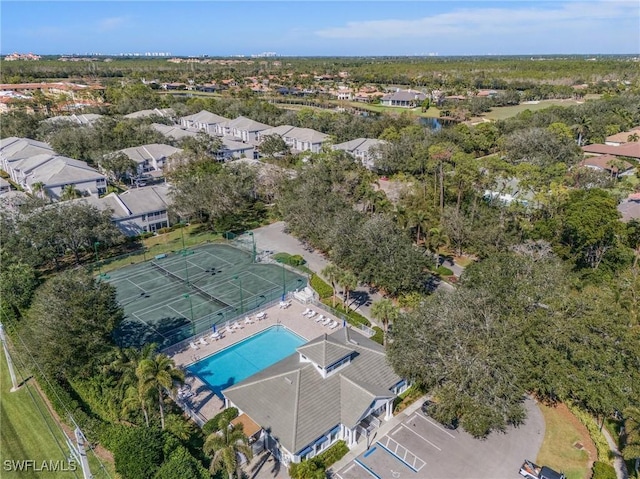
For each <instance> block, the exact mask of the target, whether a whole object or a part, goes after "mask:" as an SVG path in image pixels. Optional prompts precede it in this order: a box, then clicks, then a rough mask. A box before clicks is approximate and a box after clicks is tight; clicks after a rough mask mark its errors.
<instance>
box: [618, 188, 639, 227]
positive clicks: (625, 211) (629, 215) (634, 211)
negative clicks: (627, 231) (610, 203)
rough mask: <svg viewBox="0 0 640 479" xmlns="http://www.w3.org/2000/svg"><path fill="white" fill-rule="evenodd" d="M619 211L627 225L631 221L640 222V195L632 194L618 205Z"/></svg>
mask: <svg viewBox="0 0 640 479" xmlns="http://www.w3.org/2000/svg"><path fill="white" fill-rule="evenodd" d="M618 211H619V212H620V214H621V215H622V218H621V219H622V221H624V222H625V223H626V222H628V221H631V220H640V193H631V194H630V195H629V196H628V197H627V198H626V199H625V200H623V201H622V202H621V203H620V204H619V205H618Z"/></svg>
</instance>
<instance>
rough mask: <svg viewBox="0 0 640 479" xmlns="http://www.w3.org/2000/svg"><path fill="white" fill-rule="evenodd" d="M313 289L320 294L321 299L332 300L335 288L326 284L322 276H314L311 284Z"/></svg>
mask: <svg viewBox="0 0 640 479" xmlns="http://www.w3.org/2000/svg"><path fill="white" fill-rule="evenodd" d="M309 284H310V285H311V287H312V288H313V289H314V290H315V291H316V293H318V295H319V296H320V299H324V298H330V297H331V296H333V288H332V287H331V286H329V285H328V284H327V283H325V282H324V281H323V280H322V278H320V276H318V275H317V274H314V275H313V276H311V281H310V282H309Z"/></svg>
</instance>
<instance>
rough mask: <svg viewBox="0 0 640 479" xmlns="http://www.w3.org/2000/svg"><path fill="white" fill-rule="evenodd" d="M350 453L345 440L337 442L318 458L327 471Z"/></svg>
mask: <svg viewBox="0 0 640 479" xmlns="http://www.w3.org/2000/svg"><path fill="white" fill-rule="evenodd" d="M348 452H349V448H348V447H347V443H346V442H345V441H343V440H340V441H337V442H336V443H335V444H334V445H333V446H331V447H330V448H329V449H327V450H326V451H324V452H323V453H322V454H319V455H318V456H317V459H318V460H319V461H320V462H321V463H322V465H323V466H324V468H325V469H327V468H328V467H330V466H331V465H333V464H335V463H336V462H338V461H339V460H340V459H342V458H343V457H344V456H345V454H347V453H348Z"/></svg>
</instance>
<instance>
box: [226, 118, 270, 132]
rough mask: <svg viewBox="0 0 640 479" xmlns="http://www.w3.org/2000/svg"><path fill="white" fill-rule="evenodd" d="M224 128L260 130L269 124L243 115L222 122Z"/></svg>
mask: <svg viewBox="0 0 640 479" xmlns="http://www.w3.org/2000/svg"><path fill="white" fill-rule="evenodd" d="M224 126H225V128H231V129H234V128H236V129H238V130H246V131H262V130H267V129H269V128H271V127H270V126H269V125H265V124H264V123H260V122H259V121H255V120H252V119H251V118H247V117H244V116H239V117H238V118H236V119H235V120H230V121H228V122H226V123H225V124H224Z"/></svg>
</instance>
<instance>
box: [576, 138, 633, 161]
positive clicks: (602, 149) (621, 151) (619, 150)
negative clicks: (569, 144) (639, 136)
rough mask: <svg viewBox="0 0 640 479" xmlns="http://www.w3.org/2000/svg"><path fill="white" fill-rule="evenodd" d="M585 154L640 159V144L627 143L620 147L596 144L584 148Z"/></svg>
mask: <svg viewBox="0 0 640 479" xmlns="http://www.w3.org/2000/svg"><path fill="white" fill-rule="evenodd" d="M582 151H584V152H585V153H597V154H600V155H614V156H628V157H629V158H638V159H640V142H634V143H625V144H624V145H620V146H610V145H603V144H601V143H596V144H594V145H586V146H583V147H582Z"/></svg>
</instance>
